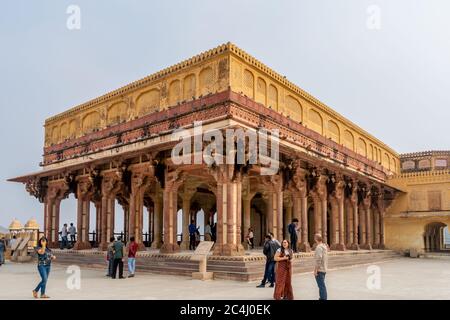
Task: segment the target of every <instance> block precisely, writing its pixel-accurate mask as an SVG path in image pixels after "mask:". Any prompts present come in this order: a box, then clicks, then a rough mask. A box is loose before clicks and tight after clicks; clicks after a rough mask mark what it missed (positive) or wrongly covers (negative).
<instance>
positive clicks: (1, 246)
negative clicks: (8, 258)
mask: <svg viewBox="0 0 450 320" xmlns="http://www.w3.org/2000/svg"><path fill="white" fill-rule="evenodd" d="M5 251H6V241H5V238H4V237H3V238H1V239H0V266H1V265H2V264H4V263H5Z"/></svg>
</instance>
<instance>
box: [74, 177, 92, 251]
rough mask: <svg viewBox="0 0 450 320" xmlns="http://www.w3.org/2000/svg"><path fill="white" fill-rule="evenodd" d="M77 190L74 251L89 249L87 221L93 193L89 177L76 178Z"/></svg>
mask: <svg viewBox="0 0 450 320" xmlns="http://www.w3.org/2000/svg"><path fill="white" fill-rule="evenodd" d="M77 181H78V189H77V198H78V210H77V233H78V239H77V242H76V243H75V246H74V249H75V250H83V249H90V248H91V244H90V242H89V219H90V206H91V198H92V195H93V193H94V191H95V190H94V185H93V181H92V178H91V177H90V176H81V177H78V178H77Z"/></svg>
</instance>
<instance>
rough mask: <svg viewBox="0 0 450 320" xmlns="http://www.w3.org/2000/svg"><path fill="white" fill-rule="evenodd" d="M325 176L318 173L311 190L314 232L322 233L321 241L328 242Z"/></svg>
mask: <svg viewBox="0 0 450 320" xmlns="http://www.w3.org/2000/svg"><path fill="white" fill-rule="evenodd" d="M327 179H328V178H327V176H325V175H319V177H318V178H317V182H316V185H315V186H314V190H313V201H314V220H315V230H314V231H315V233H319V234H321V235H322V239H323V243H325V244H327V243H328V230H327V228H328V227H327V214H328V193H327V186H326V181H327Z"/></svg>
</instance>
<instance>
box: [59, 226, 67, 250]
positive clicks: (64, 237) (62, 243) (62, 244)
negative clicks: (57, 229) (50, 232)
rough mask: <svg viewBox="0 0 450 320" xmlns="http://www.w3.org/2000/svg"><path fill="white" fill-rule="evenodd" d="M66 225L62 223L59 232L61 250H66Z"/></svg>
mask: <svg viewBox="0 0 450 320" xmlns="http://www.w3.org/2000/svg"><path fill="white" fill-rule="evenodd" d="M67 234H68V232H67V223H64V225H63V227H62V230H61V249H67V246H68V240H67Z"/></svg>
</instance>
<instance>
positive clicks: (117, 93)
mask: <svg viewBox="0 0 450 320" xmlns="http://www.w3.org/2000/svg"><path fill="white" fill-rule="evenodd" d="M230 45H231V44H230V43H226V44H222V45H220V46H218V47H215V48H213V49H210V50H208V51H204V52H202V53H200V54H198V55H195V56H193V57H192V58H189V59H186V60H183V61H181V62H180V63H177V64H174V65H172V66H170V67H167V68H165V69H163V70H161V71H158V72H156V73H153V74H151V75H149V76H147V77H145V78H142V79H140V80H137V81H134V82H132V83H130V84H128V85H126V86H123V87H121V88H119V89H116V90H114V91H111V92H108V93H106V94H104V95H102V96H100V97H98V98H95V99H92V100H90V101H88V102H86V103H83V104H80V105H78V106H75V107H73V108H71V109H70V110H68V111H65V112H63V113H60V114H57V115H55V116H53V117H50V118H48V119H47V120H46V121H45V124H47V123H49V122H52V121H55V120H58V119H61V118H63V117H66V116H70V115H73V114H75V113H78V112H80V111H84V110H86V109H88V108H89V107H92V106H94V105H97V104H100V103H103V102H105V101H108V100H110V99H112V98H116V97H121V96H123V95H125V94H127V93H130V92H131V91H134V90H136V89H139V88H142V87H144V86H146V85H148V84H150V83H152V82H154V81H157V80H159V79H162V78H164V77H166V76H168V75H170V74H174V73H176V72H179V71H182V70H184V69H186V68H189V67H192V66H194V65H196V64H198V63H201V62H203V61H206V60H209V59H211V58H213V57H216V56H218V55H220V54H223V53H224V52H227V51H229V48H230Z"/></svg>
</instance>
